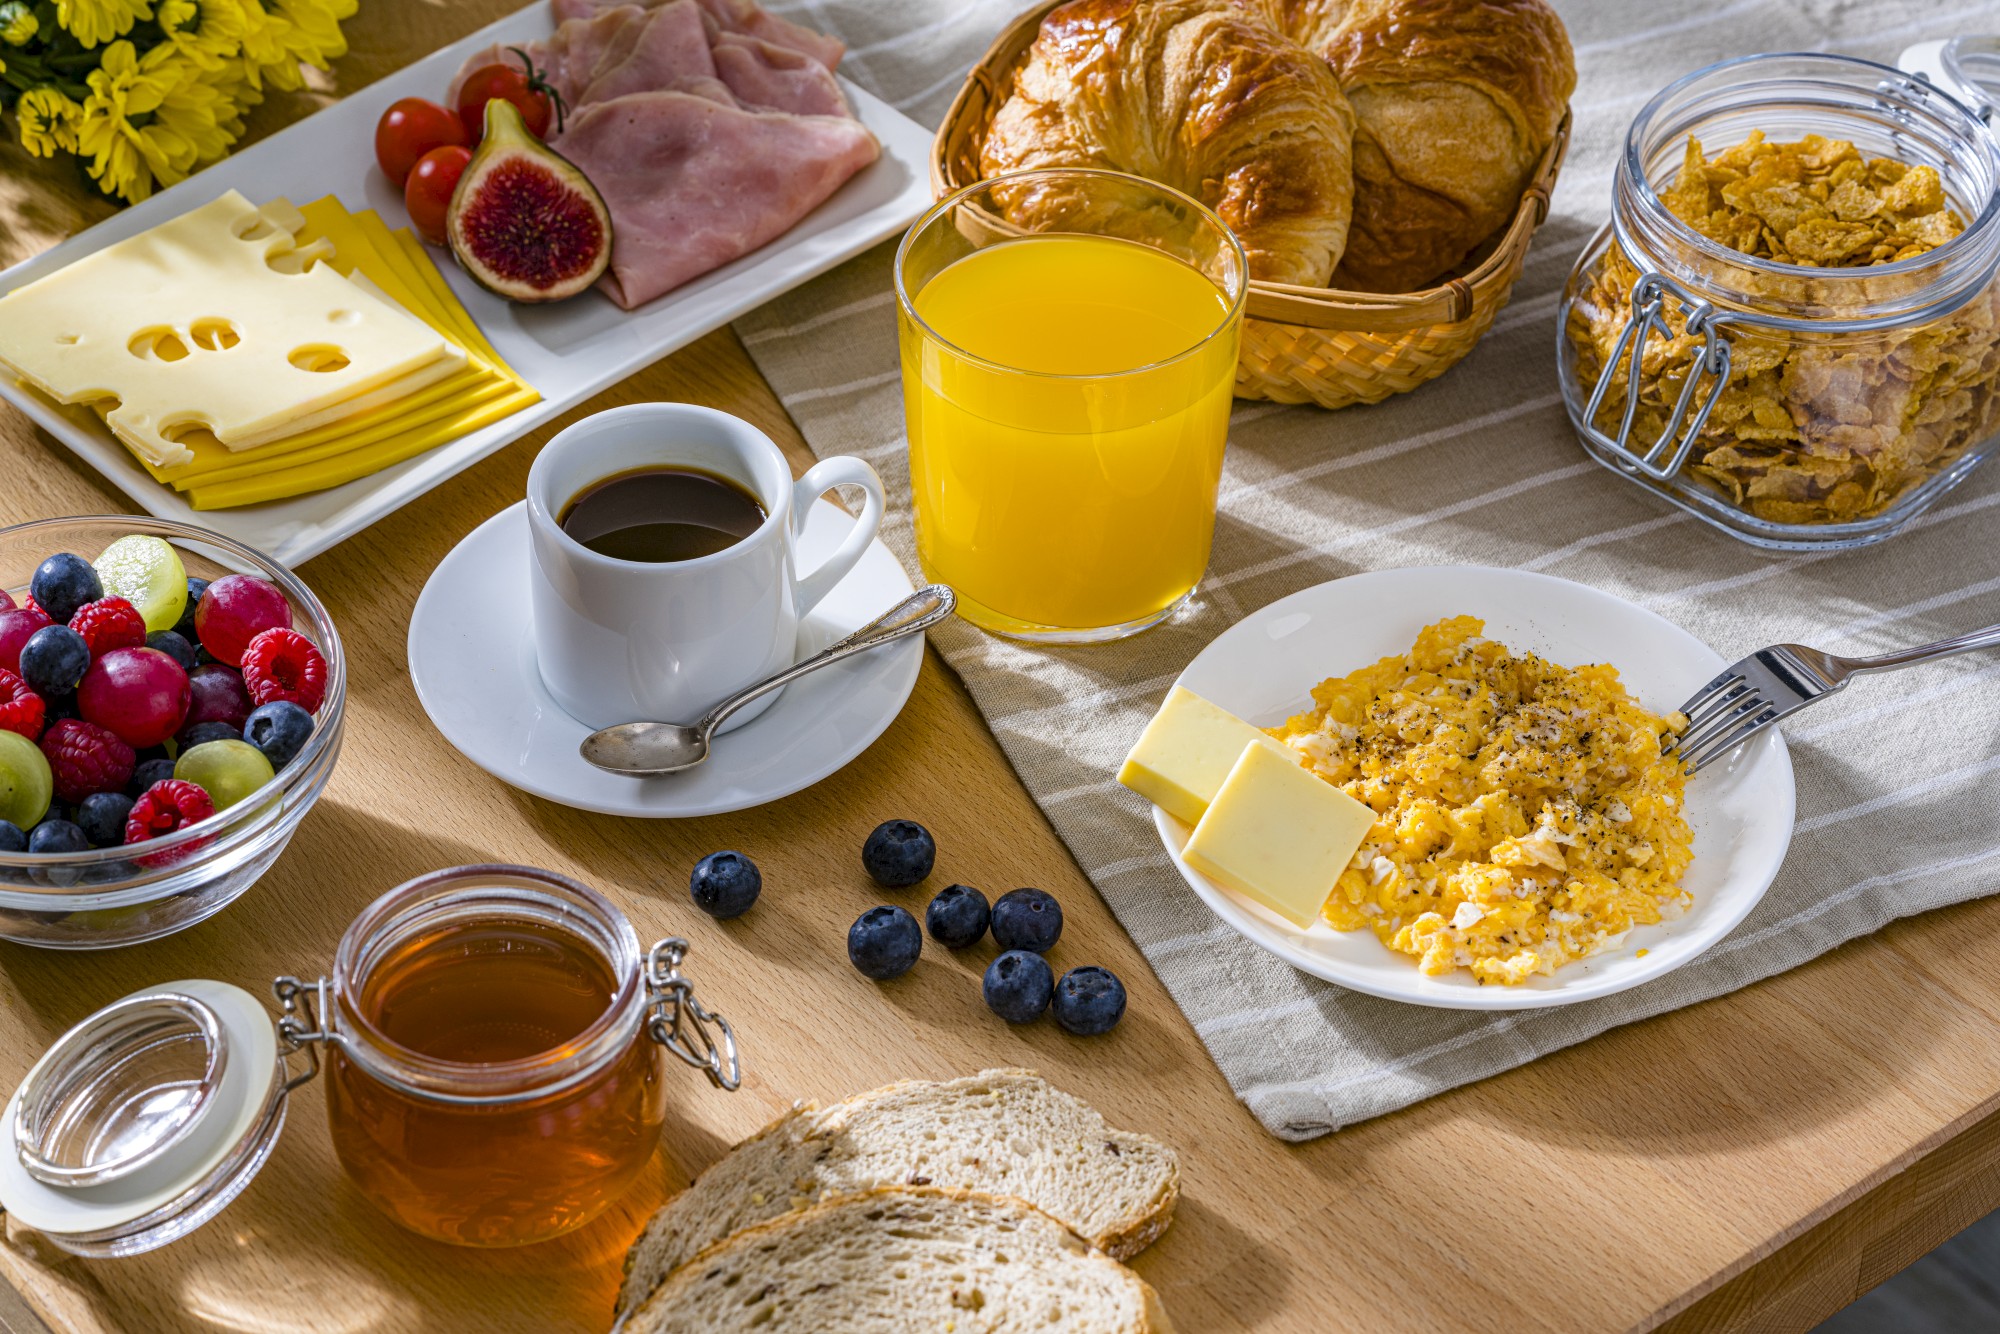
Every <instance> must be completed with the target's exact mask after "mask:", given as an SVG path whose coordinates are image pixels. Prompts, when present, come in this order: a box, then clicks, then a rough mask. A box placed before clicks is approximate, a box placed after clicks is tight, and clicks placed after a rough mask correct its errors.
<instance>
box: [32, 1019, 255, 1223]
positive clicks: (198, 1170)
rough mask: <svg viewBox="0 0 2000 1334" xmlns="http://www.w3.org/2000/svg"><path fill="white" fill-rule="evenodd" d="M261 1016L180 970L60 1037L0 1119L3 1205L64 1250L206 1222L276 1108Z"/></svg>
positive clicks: (245, 1176)
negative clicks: (175, 977)
mask: <svg viewBox="0 0 2000 1334" xmlns="http://www.w3.org/2000/svg"><path fill="white" fill-rule="evenodd" d="M283 1074H284V1066H283V1062H282V1060H281V1059H280V1056H279V1050H278V1040H277V1034H276V1031H275V1029H274V1028H273V1026H272V1022H271V1016H270V1014H269V1013H268V1012H266V1010H265V1009H264V1007H263V1006H262V1005H261V1004H260V1003H259V1002H258V1001H257V999H256V998H255V997H253V996H252V995H251V994H250V993H249V992H247V991H244V990H243V989H242V988H241V987H233V986H228V985H226V984H224V983H221V982H211V981H204V980H189V981H182V982H170V983H167V984H165V985H163V986H157V987H149V988H147V989H146V990H144V991H140V992H136V993H134V994H133V995H130V996H127V997H125V998H124V999H122V1000H119V1001H115V1002H113V1003H112V1004H110V1005H107V1006H105V1007H104V1008H103V1009H101V1010H99V1011H97V1012H96V1013H95V1014H93V1015H91V1016H90V1017H89V1018H87V1019H85V1020H84V1021H83V1022H82V1023H79V1024H78V1025H76V1027H74V1028H72V1029H70V1030H69V1031H68V1032H67V1033H65V1034H63V1035H62V1036H61V1037H59V1038H57V1039H56V1041H55V1043H54V1044H53V1045H52V1046H50V1048H49V1050H48V1051H47V1052H46V1053H45V1054H44V1055H43V1056H42V1059H41V1060H40V1061H38V1062H36V1064H35V1068H34V1069H32V1070H30V1071H29V1072H28V1076H27V1078H26V1079H24V1080H22V1081H21V1087H20V1088H19V1089H17V1090H15V1093H14V1096H13V1098H12V1099H11V1100H10V1101H9V1102H8V1104H7V1109H6V1113H5V1116H4V1119H3V1120H0V1136H4V1143H0V1205H4V1206H5V1207H6V1209H7V1212H9V1213H10V1214H12V1215H13V1216H14V1217H15V1218H17V1219H19V1220H20V1221H21V1222H22V1223H24V1224H26V1225H27V1226H29V1227H32V1228H35V1229H37V1230H38V1231H41V1232H43V1233H46V1234H47V1235H48V1236H49V1238H50V1239H51V1240H52V1241H54V1242H55V1243H56V1244H57V1245H59V1246H62V1247H63V1248H64V1249H67V1250H72V1251H76V1252H78V1253H80V1254H85V1255H126V1254H133V1253H136V1252H138V1251H142V1250H150V1249H152V1248H153V1247H154V1246H159V1245H164V1244H165V1243H166V1242H168V1241H171V1240H173V1239H174V1238H175V1237H179V1236H182V1235H185V1234H186V1233H187V1232H188V1231H191V1230H192V1229H193V1228H195V1227H197V1226H199V1225H200V1224H201V1223H203V1222H206V1221H207V1220H208V1219H209V1218H211V1217H213V1216H214V1214H215V1213H216V1212H217V1211H218V1210H220V1209H221V1207H222V1206H223V1205H224V1204H227V1203H228V1202H229V1200H231V1199H233V1198H234V1197H235V1196H236V1194H237V1193H238V1192H239V1191H241V1190H242V1189H243V1187H244V1186H245V1185H247V1184H249V1180H250V1178H251V1177H252V1176H253V1175H255V1173H256V1171H257V1169H258V1168H259V1167H261V1166H262V1165H263V1162H264V1159H265V1157H266V1156H267V1155H268V1153H269V1151H270V1146H271V1144H272V1143H273V1142H275V1140H276V1137H277V1133H278V1129H279V1127H280V1126H281V1125H282V1123H283V1114H284V1096H283V1095H284V1085H285V1080H284V1078H283Z"/></svg>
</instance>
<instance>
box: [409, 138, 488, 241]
mask: <svg viewBox="0 0 2000 1334" xmlns="http://www.w3.org/2000/svg"><path fill="white" fill-rule="evenodd" d="M470 161H472V153H471V151H470V150H469V149H465V148H461V147H459V146H458V145H457V144H447V145H446V146H445V147H443V148H433V149H432V150H431V151H430V152H428V153H426V154H424V155H423V156H422V157H420V158H418V159H417V165H416V166H414V167H412V168H410V179H409V180H408V181H406V182H405V183H404V185H403V207H404V208H405V209H407V210H408V211H409V214H410V225H411V226H413V227H415V228H416V229H417V235H419V236H421V237H423V238H424V239H425V240H426V241H429V242H430V243H431V244H432V245H443V244H444V243H445V234H444V215H445V210H446V209H448V208H450V207H451V192H452V191H454V190H456V189H457V188H458V178H459V177H461V176H463V175H465V164H466V163H468V162H470Z"/></svg>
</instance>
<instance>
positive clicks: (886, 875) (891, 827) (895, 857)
mask: <svg viewBox="0 0 2000 1334" xmlns="http://www.w3.org/2000/svg"><path fill="white" fill-rule="evenodd" d="M936 860H937V844H936V843H935V842H934V841H933V840H932V839H931V831H930V830H928V829H926V828H924V827H923V826H922V825H920V824H918V823H917V822H916V821H915V820H891V821H889V822H888V823H887V824H879V825H876V826H875V832H874V833H872V834H870V835H869V836H868V841H867V842H866V843H863V844H862V845H861V864H862V866H864V867H866V868H867V870H868V874H869V875H870V876H872V877H873V878H874V881H875V883H876V884H878V885H880V886H882V888H884V889H903V888H905V887H907V886H909V885H914V884H916V883H917V882H918V881H919V880H922V879H923V878H924V877H925V876H927V875H929V874H930V873H931V863H933V862H935V861H936Z"/></svg>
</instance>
